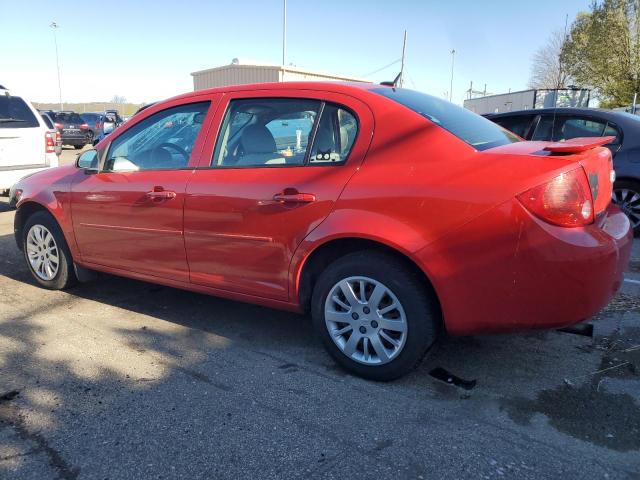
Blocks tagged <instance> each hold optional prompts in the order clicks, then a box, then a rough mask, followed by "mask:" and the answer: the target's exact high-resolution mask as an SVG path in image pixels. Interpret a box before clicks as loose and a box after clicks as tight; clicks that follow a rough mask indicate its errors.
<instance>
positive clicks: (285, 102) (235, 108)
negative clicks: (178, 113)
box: [213, 98, 321, 167]
mask: <svg viewBox="0 0 640 480" xmlns="http://www.w3.org/2000/svg"><path fill="white" fill-rule="evenodd" d="M320 105H321V102H320V101H318V100H305V99H293V98H252V99H243V100H232V101H231V102H230V104H229V108H228V110H227V113H226V114H225V118H224V120H223V122H222V128H221V129H220V135H219V136H218V140H217V142H216V149H215V152H214V154H213V166H217V167H260V166H287V165H293V166H295V165H303V164H304V161H305V158H306V153H307V147H308V145H309V138H310V136H311V132H312V129H313V126H314V124H315V121H316V118H317V116H318V113H319V111H320Z"/></svg>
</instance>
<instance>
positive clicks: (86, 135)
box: [53, 111, 93, 150]
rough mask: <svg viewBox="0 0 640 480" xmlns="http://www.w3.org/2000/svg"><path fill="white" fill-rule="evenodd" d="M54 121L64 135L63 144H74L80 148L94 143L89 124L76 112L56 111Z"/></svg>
mask: <svg viewBox="0 0 640 480" xmlns="http://www.w3.org/2000/svg"><path fill="white" fill-rule="evenodd" d="M53 121H54V122H55V126H56V129H57V130H58V131H59V132H60V135H61V136H62V144H63V145H72V146H73V147H74V148H75V149H77V150H79V149H81V148H83V147H84V146H85V145H87V144H92V143H93V134H92V133H91V130H90V129H89V125H88V124H87V123H86V122H85V121H84V120H82V118H81V117H80V115H78V114H77V113H76V112H69V111H63V112H56V113H55V114H54V117H53Z"/></svg>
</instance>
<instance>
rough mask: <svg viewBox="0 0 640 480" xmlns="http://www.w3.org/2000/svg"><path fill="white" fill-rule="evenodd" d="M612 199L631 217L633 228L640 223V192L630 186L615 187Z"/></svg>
mask: <svg viewBox="0 0 640 480" xmlns="http://www.w3.org/2000/svg"><path fill="white" fill-rule="evenodd" d="M611 199H612V200H613V203H615V204H616V205H618V206H619V207H620V210H622V211H623V212H624V213H625V214H626V215H627V217H629V221H630V222H631V226H632V227H633V228H636V227H638V225H640V192H636V191H635V190H631V189H628V188H615V189H614V190H613V192H612V193H611Z"/></svg>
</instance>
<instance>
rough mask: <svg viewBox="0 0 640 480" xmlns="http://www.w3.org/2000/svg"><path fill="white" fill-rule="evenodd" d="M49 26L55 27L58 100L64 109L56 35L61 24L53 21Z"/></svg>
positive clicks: (61, 108)
mask: <svg viewBox="0 0 640 480" xmlns="http://www.w3.org/2000/svg"><path fill="white" fill-rule="evenodd" d="M49 26H50V27H51V28H53V43H54V44H55V46H56V69H57V70H58V101H59V102H60V110H64V108H63V107H62V87H61V86H60V59H59V58H58V37H57V36H56V30H57V29H58V28H59V25H58V24H57V23H56V22H51V23H50V24H49Z"/></svg>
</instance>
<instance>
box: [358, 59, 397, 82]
mask: <svg viewBox="0 0 640 480" xmlns="http://www.w3.org/2000/svg"><path fill="white" fill-rule="evenodd" d="M401 61H402V59H401V58H399V59H397V60H394V61H393V62H391V63H390V64H388V65H385V66H384V67H380V68H379V69H377V70H374V71H373V72H369V73H367V74H365V75H360V76H361V77H365V78H366V77H370V76H371V75H375V74H376V73H378V72H381V71H382V70H386V69H387V68H389V67H392V66H393V65H395V64H396V63H400V62H401Z"/></svg>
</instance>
